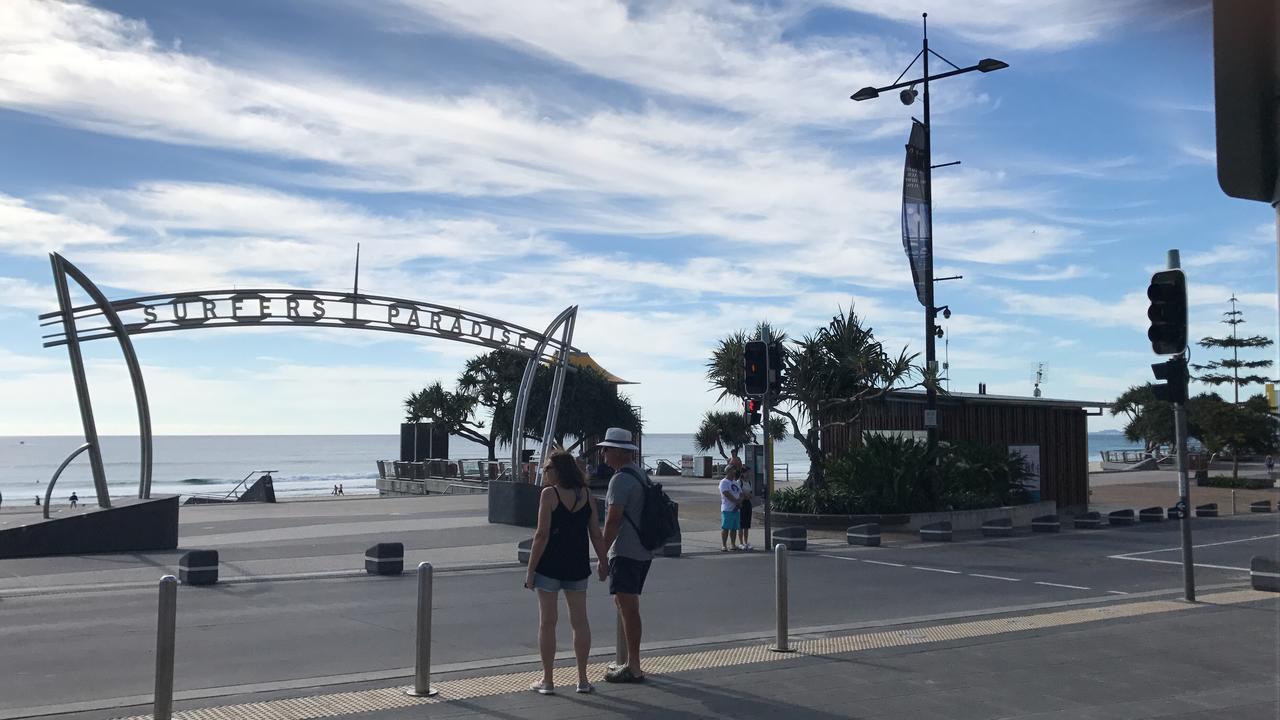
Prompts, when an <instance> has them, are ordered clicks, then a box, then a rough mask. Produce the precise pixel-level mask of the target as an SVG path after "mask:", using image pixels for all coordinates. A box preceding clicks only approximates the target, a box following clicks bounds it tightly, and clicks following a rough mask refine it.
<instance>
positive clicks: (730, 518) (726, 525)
mask: <svg viewBox="0 0 1280 720" xmlns="http://www.w3.org/2000/svg"><path fill="white" fill-rule="evenodd" d="M720 529H721V530H741V529H742V511H741V510H738V509H734V510H721V511H720Z"/></svg>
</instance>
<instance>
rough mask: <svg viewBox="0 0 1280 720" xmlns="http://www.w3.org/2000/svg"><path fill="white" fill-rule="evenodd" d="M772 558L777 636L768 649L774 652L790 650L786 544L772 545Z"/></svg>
mask: <svg viewBox="0 0 1280 720" xmlns="http://www.w3.org/2000/svg"><path fill="white" fill-rule="evenodd" d="M773 558H774V573H775V575H774V585H775V586H776V589H777V591H778V600H777V605H776V608H777V622H778V637H777V639H776V640H775V641H774V645H773V647H771V648H769V649H770V650H772V651H774V652H784V653H785V652H792V650H791V646H790V645H789V644H788V643H787V546H786V544H785V543H778V544H777V545H774V546H773Z"/></svg>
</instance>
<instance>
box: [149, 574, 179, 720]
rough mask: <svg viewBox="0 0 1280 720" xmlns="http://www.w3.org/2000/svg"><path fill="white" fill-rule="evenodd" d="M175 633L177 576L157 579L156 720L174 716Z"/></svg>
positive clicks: (154, 715)
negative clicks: (158, 596) (158, 595)
mask: <svg viewBox="0 0 1280 720" xmlns="http://www.w3.org/2000/svg"><path fill="white" fill-rule="evenodd" d="M177 632H178V579H177V578H175V577H174V576H172V575H165V576H164V577H162V578H160V603H159V607H158V609H157V612H156V688H155V707H154V709H153V712H154V714H153V717H154V718H155V720H172V718H173V659H174V650H175V645H176V644H177Z"/></svg>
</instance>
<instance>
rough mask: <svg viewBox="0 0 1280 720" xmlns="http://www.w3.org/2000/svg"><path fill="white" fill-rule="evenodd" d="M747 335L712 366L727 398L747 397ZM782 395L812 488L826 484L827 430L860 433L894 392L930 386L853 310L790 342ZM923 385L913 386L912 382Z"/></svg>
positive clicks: (769, 332)
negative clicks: (868, 408) (871, 407)
mask: <svg viewBox="0 0 1280 720" xmlns="http://www.w3.org/2000/svg"><path fill="white" fill-rule="evenodd" d="M771 338H772V339H785V335H783V334H781V333H776V332H775V331H774V330H773V328H772V327H770V326H769V324H768V323H767V322H762V323H760V324H759V325H757V326H756V332H755V335H754V337H753V339H762V340H768V339H771ZM746 341H747V334H746V333H745V332H742V331H739V332H736V333H734V334H732V335H730V336H728V337H726V338H724V339H723V340H721V342H720V344H719V345H718V346H717V347H716V349H715V350H714V351H712V355H711V359H710V360H709V361H708V363H707V380H708V381H709V382H710V383H711V385H712V388H713V389H716V388H718V389H719V390H720V397H721V398H724V397H726V396H732V397H742V349H743V347H744V346H745V344H746ZM783 350H784V351H783V353H782V358H783V367H784V372H783V380H782V391H781V393H779V395H778V397H776V398H774V402H773V409H774V411H775V412H777V413H778V414H779V415H780V416H782V417H785V418H787V420H788V421H790V425H791V436H792V437H794V438H795V439H796V440H797V441H799V442H800V444H801V445H802V446H803V447H804V449H805V453H806V454H807V455H808V456H809V478H808V480H807V481H806V483H807V484H808V485H809V486H810V487H821V486H822V485H824V484H825V482H826V476H825V473H824V468H825V460H826V455H825V453H824V451H823V448H822V430H823V429H825V428H830V427H839V426H853V427H858V426H859V424H860V422H861V420H862V409H863V407H864V404H865V403H866V402H868V401H871V400H874V399H876V398H879V397H881V396H883V395H884V394H885V393H887V392H889V391H890V390H905V389H908V388H911V387H919V386H920V385H921V384H922V383H924V382H928V381H929V380H930V378H929V377H928V376H926V375H925V374H924V373H923V372H922V371H921V369H920V368H918V367H916V366H914V365H913V364H912V363H913V362H914V361H915V359H916V357H917V355H915V354H908V353H907V350H906V349H905V348H904V349H903V350H902V351H901V352H900V353H899V354H898V355H897V356H893V355H890V354H889V353H887V352H886V351H885V349H884V346H883V345H882V344H881V343H880V342H879V341H878V340H876V339H875V334H874V332H873V330H872V328H871V327H868V326H864V325H863V322H862V319H861V318H860V317H859V316H858V315H857V314H856V313H854V311H853V307H852V306H850V308H849V310H848V312H846V311H845V310H844V309H843V308H840V309H839V310H838V312H837V314H836V315H834V316H832V318H831V322H829V323H828V324H827V325H826V327H823V328H820V329H818V330H817V331H816V332H814V333H812V334H810V335H806V336H804V338H803V339H801V340H799V341H792V342H790V343H787V342H785V341H784V342H783ZM913 375H914V376H918V377H919V378H920V379H919V381H918V382H915V383H913V384H906V383H907V382H908V381H909V380H910V379H911V378H912V376H913Z"/></svg>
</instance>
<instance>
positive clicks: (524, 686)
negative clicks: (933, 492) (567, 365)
mask: <svg viewBox="0 0 1280 720" xmlns="http://www.w3.org/2000/svg"><path fill="white" fill-rule="evenodd" d="M1276 599H1280V596H1278V595H1276V594H1275V593H1267V592H1261V591H1257V590H1233V591H1228V592H1222V593H1214V594H1210V595H1204V596H1201V598H1200V601H1201V602H1200V603H1199V604H1191V603H1184V602H1181V601H1176V600H1149V601H1143V602H1134V603H1123V604H1116V605H1103V606H1099V607H1087V608H1078V609H1071V610H1062V611H1058V612H1049V613H1041V614H1038V615H1024V616H1017V617H1003V618H989V619H982V620H974V621H968V622H960V623H953V624H950V625H936V626H931V627H915V628H908V629H903V630H881V631H876V632H864V633H858V634H853V635H834V636H826V637H816V638H808V639H798V640H795V641H794V642H792V643H791V645H792V647H793V648H794V650H795V652H793V653H788V654H783V653H775V652H772V651H771V650H769V646H768V645H764V644H760V645H745V646H740V647H729V648H717V649H714V650H703V651H699V652H692V653H682V654H672V655H661V656H653V657H646V658H645V661H644V666H645V672H646V673H647V674H649V675H653V676H662V675H672V674H676V673H682V672H690V671H694V670H708V669H716V668H724V667H736V666H741V665H753V664H758V663H769V662H788V661H793V660H795V659H797V658H804V657H822V656H828V655H839V654H844V653H853V652H861V651H867V650H881V649H888V648H898V647H911V646H918V645H925V644H929V643H936V642H947V641H954V640H964V639H969V638H978V637H990V636H995V635H1004V634H1008V633H1016V632H1026V631H1030V630H1040V629H1045V628H1052V627H1063V626H1070V625H1080V624H1084V623H1091V622H1101V621H1106V620H1117V619H1122V618H1131V617H1138V616H1143V615H1156V614H1161V613H1174V612H1187V611H1193V610H1196V609H1199V608H1204V607H1211V606H1215V605H1219V606H1220V605H1231V604H1238V603H1247V602H1256V601H1261V600H1276ZM605 668H606V665H605V663H593V664H591V665H589V666H588V668H587V673H588V675H589V676H590V677H594V678H598V677H600V676H601V675H602V674H603V673H604V671H605ZM576 675H577V672H576V670H575V669H574V668H572V667H560V668H556V671H555V674H554V679H555V684H556V686H557V687H563V688H564V689H565V691H566V692H567V691H568V690H569V688H571V687H572V686H573V683H574V682H575V681H576ZM541 676H542V673H541V672H540V671H536V670H530V671H527V672H517V673H504V674H500V675H488V676H483V677H472V678H459V679H455V680H443V681H440V682H437V683H434V684H433V685H432V687H433V688H435V689H436V690H437V691H438V694H437V695H436V696H435V697H429V698H428V697H415V696H411V695H408V694H407V693H406V691H407V690H409V689H410V688H408V687H403V686H401V687H389V688H375V689H372V690H356V691H351V692H341V693H328V694H322V695H314V696H310V697H298V698H284V699H279V700H264V701H260V702H249V703H239V704H235V705H225V706H221V707H206V708H194V709H191V710H183V711H180V712H176V713H174V714H173V717H174V718H175V720H311V718H330V717H340V716H343V715H350V714H356V713H366V712H374V711H380V710H392V709H397V708H409V707H416V706H420V705H436V704H441V703H449V702H454V701H459V700H471V699H476V698H483V697H492V696H496V695H509V694H513V693H518V692H528V691H529V685H530V683H532V682H534V681H536V680H539V679H541ZM121 720H151V716H150V715H135V716H132V717H129V718H122V719H121Z"/></svg>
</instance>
